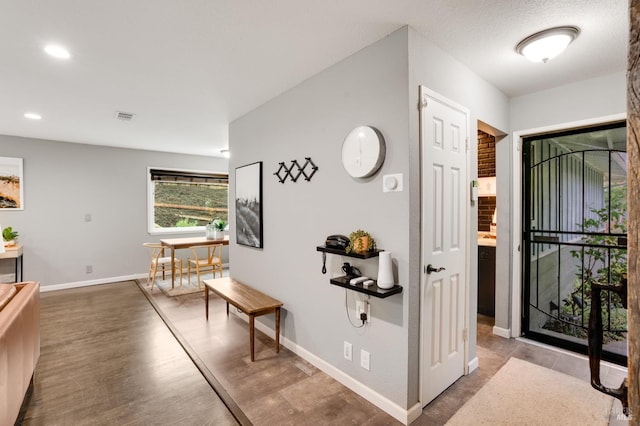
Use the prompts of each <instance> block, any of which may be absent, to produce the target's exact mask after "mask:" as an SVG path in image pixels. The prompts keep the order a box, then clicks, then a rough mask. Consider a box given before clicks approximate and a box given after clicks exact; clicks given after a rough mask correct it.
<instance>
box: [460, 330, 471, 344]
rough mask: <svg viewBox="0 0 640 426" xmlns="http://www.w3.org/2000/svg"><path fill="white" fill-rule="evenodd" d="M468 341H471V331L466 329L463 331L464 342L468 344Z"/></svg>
mask: <svg viewBox="0 0 640 426" xmlns="http://www.w3.org/2000/svg"><path fill="white" fill-rule="evenodd" d="M467 340H469V329H468V328H465V329H463V330H462V341H463V342H466V341H467Z"/></svg>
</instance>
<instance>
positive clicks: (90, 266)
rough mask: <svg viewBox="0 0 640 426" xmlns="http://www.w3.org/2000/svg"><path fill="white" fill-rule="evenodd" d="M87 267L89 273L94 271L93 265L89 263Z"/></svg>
mask: <svg viewBox="0 0 640 426" xmlns="http://www.w3.org/2000/svg"><path fill="white" fill-rule="evenodd" d="M85 269H86V271H87V274H91V273H93V265H87V266H86V267H85Z"/></svg>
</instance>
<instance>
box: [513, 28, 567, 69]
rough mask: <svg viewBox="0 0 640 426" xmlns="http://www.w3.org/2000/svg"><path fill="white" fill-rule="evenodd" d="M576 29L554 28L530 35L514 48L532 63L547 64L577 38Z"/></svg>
mask: <svg viewBox="0 0 640 426" xmlns="http://www.w3.org/2000/svg"><path fill="white" fill-rule="evenodd" d="M578 34H580V30H579V29H578V27H555V28H549V29H546V30H544V31H540V32H538V33H535V34H532V35H530V36H529V37H527V38H525V39H524V40H522V41H521V42H520V43H518V45H517V46H516V52H518V53H519V54H521V55H522V56H524V57H525V58H527V59H529V60H530V61H532V62H545V63H546V62H547V61H548V60H549V59H553V58H555V57H556V56H558V55H559V54H561V53H562V52H563V51H564V50H565V49H566V48H567V46H569V44H570V43H571V42H572V41H573V40H575V39H576V37H578Z"/></svg>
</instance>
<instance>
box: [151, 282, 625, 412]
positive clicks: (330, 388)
mask: <svg viewBox="0 0 640 426" xmlns="http://www.w3.org/2000/svg"><path fill="white" fill-rule="evenodd" d="M151 295H152V298H153V300H154V301H155V302H156V303H157V304H158V306H159V308H160V309H161V310H162V311H163V312H164V313H165V314H166V315H167V317H168V318H169V320H170V321H171V322H172V323H173V324H174V325H175V326H176V328H177V329H178V331H179V332H180V333H181V334H183V336H184V338H185V339H186V340H187V341H188V342H189V345H190V346H191V347H192V348H193V350H194V351H195V352H196V353H197V354H198V356H199V357H200V358H201V359H202V360H203V362H204V363H205V364H206V365H207V368H209V369H210V370H211V372H212V373H213V375H214V376H215V377H216V378H217V379H218V380H219V381H220V383H221V384H222V385H223V386H224V388H225V390H226V391H227V392H228V393H229V394H230V395H231V397H232V398H233V399H234V400H235V402H236V403H237V404H238V405H239V407H240V408H241V409H242V410H243V411H244V412H245V414H246V415H247V417H248V418H249V419H250V420H251V421H252V422H253V423H254V424H256V425H260V424H264V425H272V424H296V425H297V424H314V425H317V424H331V425H334V424H366V425H388V424H398V422H397V421H396V420H395V419H393V418H392V417H390V416H388V415H387V414H386V413H384V412H383V411H381V410H380V409H378V408H377V407H375V406H373V405H372V404H370V403H369V402H367V401H365V400H364V399H362V398H361V397H359V396H358V395H356V394H354V393H353V392H352V391H350V390H349V389H347V388H345V387H344V386H343V385H341V384H339V383H338V382H336V381H335V380H333V379H332V378H330V377H328V376H327V375H325V374H324V373H323V372H321V371H319V370H318V369H316V368H315V367H314V366H312V365H310V364H308V363H307V362H306V361H304V360H302V359H301V358H299V357H298V356H296V355H295V354H293V353H291V352H290V351H288V350H287V349H285V348H284V347H283V348H282V349H281V353H280V354H279V355H276V354H275V353H274V352H273V338H272V336H265V335H263V334H262V333H257V335H256V359H259V360H260V362H258V363H251V362H250V361H249V359H248V342H247V338H248V331H247V325H246V322H244V321H242V320H241V319H239V318H237V317H235V316H233V315H232V316H231V317H230V319H229V320H228V321H227V320H225V321H210V322H209V323H207V322H206V321H204V315H203V301H202V296H201V295H199V294H194V295H188V296H180V297H174V298H168V297H165V296H164V295H162V293H160V292H159V291H155V290H154V291H153V292H151ZM210 303H211V306H210V309H211V311H210V318H211V317H213V318H216V317H219V316H222V317H223V318H225V317H226V315H225V314H224V309H225V308H224V302H222V301H221V300H217V301H216V300H215V299H214V298H212V299H211V302H210ZM492 328H493V318H490V317H485V316H482V315H480V316H479V317H478V348H477V351H478V358H479V368H478V369H477V370H476V371H474V372H473V373H471V374H469V375H468V376H464V377H462V378H460V379H459V380H458V381H457V382H456V383H454V384H453V385H452V386H451V387H449V388H448V389H447V390H446V391H445V392H443V393H442V394H441V395H440V396H439V397H438V398H436V399H435V400H434V401H432V402H431V403H430V404H428V405H427V406H426V407H425V408H424V410H423V413H422V415H421V416H420V417H419V418H418V419H417V420H416V421H415V422H414V423H413V424H414V425H442V424H445V423H446V422H447V420H448V419H449V418H450V417H451V416H452V415H453V414H454V413H455V412H456V411H457V410H458V409H459V408H460V407H462V405H464V403H465V402H466V401H467V400H468V399H470V398H471V397H472V396H473V395H474V394H475V393H476V392H477V391H478V390H479V389H480V388H481V387H482V386H483V385H484V384H485V383H486V382H487V381H488V380H489V379H491V377H492V376H493V375H494V374H495V373H496V372H497V371H498V370H499V369H500V367H502V366H503V365H504V364H505V363H506V362H507V361H508V359H509V358H511V357H517V358H520V359H523V360H526V361H529V362H532V363H535V364H538V365H541V366H544V367H547V368H551V369H554V370H558V371H561V372H564V373H566V374H569V375H572V376H575V377H578V378H581V379H584V380H588V378H589V366H588V361H587V360H586V358H585V357H582V356H578V355H574V354H570V353H566V352H561V351H557V350H551V349H547V348H544V347H541V346H539V345H534V344H531V343H527V342H524V341H521V340H516V339H504V338H501V337H498V336H495V335H494V334H493V333H492ZM212 335H213V336H215V337H212ZM212 339H213V342H214V344H213V345H212ZM625 375H626V374H625V373H623V372H622V371H620V370H619V369H617V368H609V367H606V366H605V367H603V369H602V380H603V382H604V383H605V384H607V385H608V386H612V387H613V386H615V387H617V386H619V385H620V383H621V381H622V379H623V378H624V376H625ZM618 407H619V405H618ZM615 410H616V408H615V406H614V410H613V411H614V412H613V415H614V416H613V417H614V418H615ZM618 410H620V408H618ZM620 424H627V423H626V422H625V423H620Z"/></svg>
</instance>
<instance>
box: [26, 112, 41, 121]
mask: <svg viewBox="0 0 640 426" xmlns="http://www.w3.org/2000/svg"><path fill="white" fill-rule="evenodd" d="M24 118H28V119H29V120H41V119H42V116H41V115H40V114H36V113H35V112H26V113H25V114H24Z"/></svg>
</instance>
